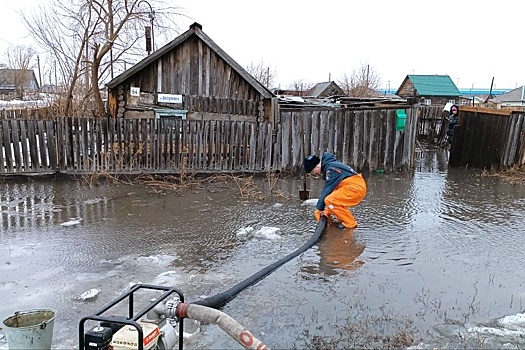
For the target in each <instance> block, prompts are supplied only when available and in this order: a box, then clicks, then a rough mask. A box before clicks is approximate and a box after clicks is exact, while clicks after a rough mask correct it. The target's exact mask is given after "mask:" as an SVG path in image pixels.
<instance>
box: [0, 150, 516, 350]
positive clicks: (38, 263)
mask: <svg viewBox="0 0 525 350" xmlns="http://www.w3.org/2000/svg"><path fill="white" fill-rule="evenodd" d="M365 175H366V179H367V183H368V194H367V196H366V198H365V199H364V201H363V202H362V203H361V204H360V205H359V206H357V207H356V208H354V209H353V213H354V215H355V216H356V218H357V220H358V222H359V227H358V228H357V229H355V230H338V229H336V228H333V227H329V228H328V229H327V232H326V233H325V234H324V235H323V236H322V237H321V239H320V241H319V242H318V243H317V244H316V245H314V246H313V247H312V248H311V249H309V250H308V251H306V252H305V253H303V254H302V255H300V256H299V257H297V258H295V259H293V260H291V261H289V262H288V263H286V264H284V265H283V266H281V267H280V268H278V269H277V270H276V271H274V272H273V273H272V274H270V275H269V276H267V277H266V278H264V279H262V280H261V281H259V282H258V283H257V284H255V285H253V286H251V287H249V288H247V289H246V290H244V291H242V292H241V293H240V294H239V295H238V296H237V297H236V298H235V299H233V300H231V301H230V302H229V303H228V304H227V305H226V306H225V307H224V308H223V309H222V311H223V312H225V313H226V314H228V315H230V316H231V317H233V318H234V319H235V320H237V321H238V322H240V323H241V324H243V325H244V326H245V327H246V328H247V329H249V330H250V331H251V332H252V333H253V334H254V335H255V336H256V337H257V338H259V339H261V340H262V341H263V342H265V344H267V345H268V346H269V347H270V348H294V347H296V348H305V347H308V344H311V339H312V337H313V336H315V335H319V336H321V337H323V339H339V340H338V341H340V342H339V343H338V347H339V348H345V347H366V346H367V345H368V347H371V346H374V347H378V346H380V345H378V344H375V343H373V340H370V339H373V336H378V337H380V338H381V337H383V338H381V339H382V340H381V341H385V340H386V339H388V341H390V343H389V344H394V345H396V344H397V345H401V346H402V347H410V346H411V347H414V348H429V349H430V348H436V347H439V348H458V347H459V348H473V347H482V346H483V347H487V348H500V347H506V348H509V347H510V348H522V347H523V346H525V341H524V340H523V339H524V338H525V321H524V318H525V316H524V314H522V312H523V310H524V300H525V289H524V286H523V281H524V280H525V278H524V277H525V276H524V272H523V266H524V265H525V254H524V253H523V247H525V236H524V235H523V232H525V221H523V217H525V186H524V185H519V184H509V183H506V182H505V181H503V180H501V179H500V178H497V177H489V176H480V175H479V171H478V172H476V171H470V170H465V169H448V168H447V166H446V155H445V154H444V153H443V151H441V150H426V151H425V152H423V153H422V154H421V159H419V160H418V164H417V168H416V170H415V171H414V172H413V173H409V174H388V175H384V174H365ZM258 181H260V185H261V186H262V188H263V190H262V192H261V195H260V198H257V196H250V197H249V198H248V197H247V196H246V192H245V189H243V191H241V190H240V187H239V186H240V185H236V184H235V182H230V183H229V185H227V184H226V183H216V184H215V185H214V187H213V188H210V187H197V186H194V187H189V188H188V189H183V190H180V191H162V192H161V191H158V190H155V189H153V188H146V187H144V186H132V185H123V184H118V185H117V184H102V185H99V186H88V185H87V184H86V183H85V182H83V181H63V180H60V181H59V180H34V181H33V180H30V181H19V182H15V181H11V180H9V181H5V182H3V183H2V184H0V210H1V215H0V228H1V234H0V241H1V244H0V296H1V297H0V318H2V319H4V318H6V317H8V316H9V315H11V314H13V313H14V312H16V311H21V310H30V309H40V308H51V309H54V310H56V311H57V315H56V319H55V327H54V337H53V348H54V349H71V348H78V323H79V320H80V319H81V318H82V317H85V316H89V315H91V314H93V313H95V312H96V311H98V310H99V309H101V308H102V307H104V306H105V305H106V304H107V303H108V302H110V301H112V300H113V299H115V298H116V297H118V296H119V295H120V294H122V293H123V292H124V291H126V290H127V289H129V287H130V286H131V285H133V284H134V283H148V284H158V285H166V286H173V287H175V288H177V289H179V290H181V291H182V292H183V293H184V295H185V297H186V301H188V302H192V301H197V300H199V299H201V298H205V297H208V296H212V295H215V294H217V293H220V292H223V291H224V290H227V289H229V288H230V287H231V286H233V285H235V284H237V283H239V282H241V281H243V280H244V279H245V278H247V277H249V276H251V275H252V274H254V273H256V272H257V271H259V270H260V269H262V268H264V267H266V266H268V265H269V264H271V263H273V262H274V261H277V260H279V259H280V258H282V257H284V256H286V255H288V254H290V253H291V252H293V251H294V250H295V249H296V248H297V247H299V246H300V245H302V244H303V243H304V242H305V241H307V240H308V239H309V238H310V237H311V235H312V234H313V233H314V231H315V227H316V222H315V220H314V219H313V211H314V207H313V206H312V205H309V204H308V203H306V204H305V203H303V202H302V201H300V200H299V195H298V194H299V191H300V190H302V187H303V181H302V178H293V179H292V178H284V179H280V180H279V181H278V183H277V184H276V187H275V188H274V189H276V188H279V189H280V190H282V191H283V192H274V193H275V194H277V195H275V196H273V197H271V198H270V199H268V198H267V197H266V196H265V194H266V192H267V190H265V189H264V188H267V187H268V183H267V182H266V179H260V180H258ZM308 186H309V189H310V191H311V192H310V196H311V197H312V198H317V196H318V195H319V193H320V190H321V189H322V186H323V182H322V180H319V179H313V178H309V179H308ZM241 193H242V194H243V195H241ZM286 194H288V195H286ZM263 197H264V198H263ZM343 329H344V331H342V330H343ZM0 334H1V333H0ZM341 334H343V335H344V337H345V339H344V340H341V338H342V335H341ZM331 336H334V337H335V338H329V337H331ZM388 336H389V338H387V337H388ZM2 339H3V340H2ZM375 339H377V337H376V338H375ZM333 341H335V340H333ZM345 342H346V343H345ZM352 344H354V345H352ZM356 344H357V345H361V346H357V345H356ZM391 346H393V345H391ZM185 347H186V348H194V349H224V348H240V345H239V344H238V343H237V342H236V341H235V340H233V339H232V338H230V336H228V335H227V334H226V333H224V332H223V331H222V330H220V329H219V328H218V326H216V325H202V326H201V328H200V331H199V332H198V333H196V334H194V335H193V336H191V337H190V338H188V339H186V341H185ZM0 348H3V349H7V344H6V343H5V338H2V337H1V335H0Z"/></svg>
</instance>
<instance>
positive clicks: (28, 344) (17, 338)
mask: <svg viewBox="0 0 525 350" xmlns="http://www.w3.org/2000/svg"><path fill="white" fill-rule="evenodd" d="M55 315H56V311H55V310H51V309H37V310H30V311H17V312H15V314H14V315H12V316H9V317H8V318H6V319H5V320H4V321H3V325H4V333H5V336H6V338H7V348H8V349H9V350H14V349H45V350H50V349H51V343H52V341H53V324H54V321H55Z"/></svg>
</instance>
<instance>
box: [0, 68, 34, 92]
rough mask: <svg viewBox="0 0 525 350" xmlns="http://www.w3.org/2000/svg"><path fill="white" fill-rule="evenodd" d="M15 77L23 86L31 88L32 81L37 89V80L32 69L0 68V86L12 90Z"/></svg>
mask: <svg viewBox="0 0 525 350" xmlns="http://www.w3.org/2000/svg"><path fill="white" fill-rule="evenodd" d="M17 79H18V82H19V84H22V85H23V88H31V87H32V86H31V83H32V82H34V83H35V86H34V87H36V88H37V89H38V81H37V80H36V75H35V72H34V71H33V70H32V69H9V68H4V69H0V88H2V89H12V90H14V89H15V84H16V81H17Z"/></svg>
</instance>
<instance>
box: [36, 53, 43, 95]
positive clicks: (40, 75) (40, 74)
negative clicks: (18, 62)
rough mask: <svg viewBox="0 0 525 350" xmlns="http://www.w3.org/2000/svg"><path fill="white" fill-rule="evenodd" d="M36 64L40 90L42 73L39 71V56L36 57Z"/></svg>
mask: <svg viewBox="0 0 525 350" xmlns="http://www.w3.org/2000/svg"><path fill="white" fill-rule="evenodd" d="M36 63H37V65H38V85H39V87H40V90H42V71H41V70H40V56H39V55H37V56H36Z"/></svg>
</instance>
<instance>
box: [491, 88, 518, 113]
mask: <svg viewBox="0 0 525 350" xmlns="http://www.w3.org/2000/svg"><path fill="white" fill-rule="evenodd" d="M492 101H493V102H495V103H497V104H498V105H499V106H500V107H501V108H508V107H521V108H523V107H525V85H524V86H521V87H519V88H516V89H514V90H510V91H509V92H506V93H504V94H501V95H497V96H495V97H494V98H493V99H492Z"/></svg>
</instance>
